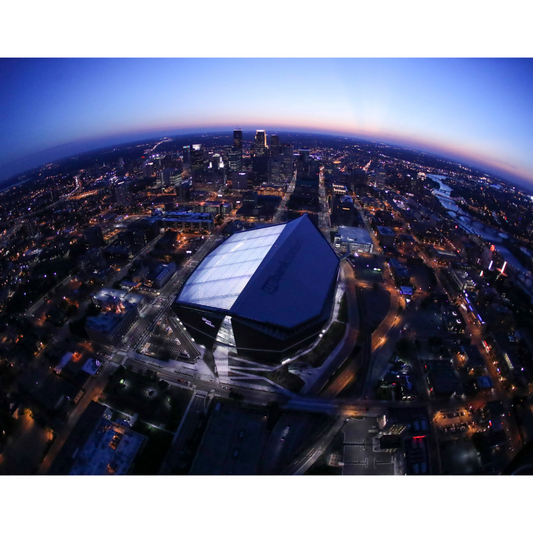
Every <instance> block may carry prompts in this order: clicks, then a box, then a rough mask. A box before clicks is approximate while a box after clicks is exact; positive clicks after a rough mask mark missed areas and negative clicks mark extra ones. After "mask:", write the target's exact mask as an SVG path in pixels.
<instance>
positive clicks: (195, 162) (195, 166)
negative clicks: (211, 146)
mask: <svg viewBox="0 0 533 533" xmlns="http://www.w3.org/2000/svg"><path fill="white" fill-rule="evenodd" d="M191 167H192V171H193V172H195V171H196V172H198V171H202V170H203V169H204V151H203V149H202V145H201V144H193V145H192V146H191Z"/></svg>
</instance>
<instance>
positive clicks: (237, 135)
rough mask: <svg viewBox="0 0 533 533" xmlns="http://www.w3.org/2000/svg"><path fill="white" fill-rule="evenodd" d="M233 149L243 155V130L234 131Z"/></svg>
mask: <svg viewBox="0 0 533 533" xmlns="http://www.w3.org/2000/svg"><path fill="white" fill-rule="evenodd" d="M233 148H235V150H239V151H240V152H241V154H242V130H241V129H237V130H233Z"/></svg>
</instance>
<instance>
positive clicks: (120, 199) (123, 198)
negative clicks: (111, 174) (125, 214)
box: [115, 181, 130, 206]
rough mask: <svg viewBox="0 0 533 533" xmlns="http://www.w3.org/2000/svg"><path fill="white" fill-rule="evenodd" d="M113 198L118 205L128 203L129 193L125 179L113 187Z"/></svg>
mask: <svg viewBox="0 0 533 533" xmlns="http://www.w3.org/2000/svg"><path fill="white" fill-rule="evenodd" d="M115 200H116V202H117V204H118V205H121V206H127V205H130V193H129V187H128V184H127V183H126V182H125V181H121V182H119V183H117V185H116V187H115Z"/></svg>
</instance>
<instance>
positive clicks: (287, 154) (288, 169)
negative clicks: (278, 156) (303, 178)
mask: <svg viewBox="0 0 533 533" xmlns="http://www.w3.org/2000/svg"><path fill="white" fill-rule="evenodd" d="M282 150H283V172H282V176H283V177H284V178H285V179H286V180H288V181H290V180H291V179H292V176H293V172H294V169H293V149H292V144H284V145H283V147H282Z"/></svg>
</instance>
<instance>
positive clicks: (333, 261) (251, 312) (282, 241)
mask: <svg viewBox="0 0 533 533" xmlns="http://www.w3.org/2000/svg"><path fill="white" fill-rule="evenodd" d="M338 263H339V260H338V258H337V256H336V254H335V253H334V252H333V250H332V249H331V247H330V246H329V244H328V243H327V241H326V240H325V239H324V237H323V236H322V235H321V233H320V232H319V231H318V230H317V228H316V227H315V226H314V225H313V223H312V222H311V221H310V220H309V217H308V216H307V215H304V216H302V217H300V218H298V219H296V220H294V221H292V222H289V223H287V224H279V225H275V226H269V227H266V228H261V229H257V230H251V231H245V232H241V233H236V234H234V235H233V236H231V237H230V238H229V239H227V240H226V241H225V242H224V243H222V244H221V245H220V246H219V247H218V248H216V249H215V250H214V251H212V252H211V253H210V254H209V255H208V256H207V257H206V258H205V259H204V260H203V261H202V262H201V263H200V265H199V266H198V267H197V269H196V270H195V271H194V273H193V274H192V276H191V277H190V278H189V279H188V281H187V283H185V285H184V286H183V289H182V290H181V292H180V294H179V295H178V298H177V299H176V302H177V303H180V304H191V305H194V306H199V307H204V308H210V309H217V310H224V311H228V312H229V313H231V314H232V315H239V316H242V317H245V318H249V319H252V320H257V321H260V322H267V323H270V324H276V325H280V326H284V327H287V328H291V327H294V326H296V325H298V324H300V323H302V322H305V321H307V320H310V319H312V318H313V317H315V316H317V315H319V314H320V313H321V312H322V308H323V305H324V301H325V299H326V297H327V294H328V291H329V289H330V287H331V285H332V283H333V281H334V279H335V277H336V274H337V266H338Z"/></svg>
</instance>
